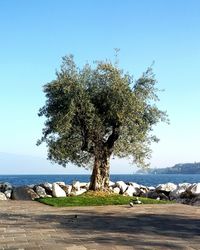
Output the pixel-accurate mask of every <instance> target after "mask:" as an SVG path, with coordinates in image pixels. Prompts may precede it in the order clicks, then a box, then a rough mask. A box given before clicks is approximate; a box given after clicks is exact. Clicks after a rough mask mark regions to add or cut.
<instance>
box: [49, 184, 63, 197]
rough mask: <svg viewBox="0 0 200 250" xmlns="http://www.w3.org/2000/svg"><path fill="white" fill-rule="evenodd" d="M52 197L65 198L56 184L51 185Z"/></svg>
mask: <svg viewBox="0 0 200 250" xmlns="http://www.w3.org/2000/svg"><path fill="white" fill-rule="evenodd" d="M52 196H53V197H66V193H65V191H64V190H63V189H62V188H61V187H60V186H59V185H58V184H57V183H53V185H52Z"/></svg>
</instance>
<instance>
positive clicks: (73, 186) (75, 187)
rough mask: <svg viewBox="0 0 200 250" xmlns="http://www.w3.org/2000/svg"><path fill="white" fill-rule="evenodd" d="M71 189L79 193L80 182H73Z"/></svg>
mask: <svg viewBox="0 0 200 250" xmlns="http://www.w3.org/2000/svg"><path fill="white" fill-rule="evenodd" d="M72 188H73V190H75V191H79V190H80V188H81V185H80V182H79V181H74V182H73V183H72Z"/></svg>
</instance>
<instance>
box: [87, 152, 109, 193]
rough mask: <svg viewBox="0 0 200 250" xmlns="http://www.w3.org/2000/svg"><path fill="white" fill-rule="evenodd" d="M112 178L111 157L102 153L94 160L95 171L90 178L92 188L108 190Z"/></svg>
mask: <svg viewBox="0 0 200 250" xmlns="http://www.w3.org/2000/svg"><path fill="white" fill-rule="evenodd" d="M109 179H110V157H107V156H106V155H105V154H102V156H101V157H98V156H96V157H95V160H94V167H93V172H92V175H91V180H90V188H89V189H90V190H94V191H106V190H108V188H109Z"/></svg>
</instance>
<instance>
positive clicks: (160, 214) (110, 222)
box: [0, 201, 200, 250]
mask: <svg viewBox="0 0 200 250" xmlns="http://www.w3.org/2000/svg"><path fill="white" fill-rule="evenodd" d="M0 232H1V233H0V243H1V244H0V249H53V250H54V249H71V250H72V249H83V250H87V249H88V250H89V249H90V250H92V249H103V250H105V249H162V250H163V249H176V250H177V249H200V208H199V207H192V206H186V205H181V204H167V205H136V206H134V207H132V208H130V207H129V206H128V205H127V206H103V207H75V208H74V207H71V208H55V207H50V206H46V205H43V204H40V203H37V202H31V201H2V202H0Z"/></svg>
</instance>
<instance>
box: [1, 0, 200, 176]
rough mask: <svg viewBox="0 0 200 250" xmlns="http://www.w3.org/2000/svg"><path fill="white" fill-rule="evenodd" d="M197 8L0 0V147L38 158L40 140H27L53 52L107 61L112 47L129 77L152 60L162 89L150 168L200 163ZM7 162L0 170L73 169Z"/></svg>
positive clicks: (51, 70) (33, 135)
mask: <svg viewBox="0 0 200 250" xmlns="http://www.w3.org/2000/svg"><path fill="white" fill-rule="evenodd" d="M199 12H200V1H198V0H196V1H195V0H190V1H186V0H176V1H174V0H168V1H160V0H152V1H149V0H140V1H136V0H124V1H122V0H121V1H120V0H95V1H94V0H85V1H82V0H79V1H78V0H73V1H72V0H71V1H70V0H69V1H65V0H59V1H56V0H43V1H41V0H30V1H26V0H4V1H3V0H2V1H0V37H1V39H0V86H1V91H0V107H1V108H0V117H1V122H0V131H1V132H0V133H1V139H0V152H2V153H9V154H15V155H16V156H17V155H24V156H26V157H28V156H34V157H41V158H43V159H44V158H45V157H46V149H45V146H40V147H37V146H35V143H36V141H37V139H38V138H40V136H41V130H42V127H43V122H44V121H43V120H42V119H41V118H39V117H38V116H37V113H38V109H39V108H40V107H41V106H43V104H44V102H45V98H44V94H43V92H42V86H43V85H44V84H45V83H47V82H49V81H51V80H53V79H54V78H55V70H56V69H59V66H60V63H61V57H62V56H64V55H66V54H69V53H72V54H74V56H75V60H76V62H77V63H78V64H79V65H83V64H84V63H85V62H87V61H88V62H90V63H91V62H92V61H94V60H96V59H104V58H110V59H112V58H113V55H114V52H113V48H120V49H121V52H120V66H121V67H122V68H124V69H125V70H128V71H129V72H130V73H132V74H133V75H134V76H135V77H136V78H137V77H138V76H140V74H141V73H142V72H143V71H144V70H145V69H146V68H147V67H148V66H149V65H151V63H152V62H153V61H155V65H154V72H155V73H156V78H157V80H158V88H160V89H165V92H162V93H161V94H160V99H161V101H160V103H159V107H161V108H162V109H164V110H167V111H168V115H169V118H170V121H171V123H170V125H169V126H168V125H165V124H162V125H159V126H157V127H156V128H155V133H156V134H157V136H158V137H159V138H160V139H161V141H160V142H159V144H157V145H153V146H152V149H153V151H154V152H153V155H152V160H151V166H152V167H166V166H172V165H173V164H175V163H179V162H194V161H200V154H199V148H200V132H199V128H200V74H199V69H200V15H199ZM16 159H17V158H16ZM30 159H32V158H30ZM15 163H16V164H13V166H8V163H5V161H3V160H2V161H1V158H0V173H6V172H9V173H10V174H13V173H22V172H23V171H25V172H27V173H33V172H34V173H44V172H47V173H48V172H49V173H50V172H54V173H56V172H59V171H60V172H64V173H66V174H67V173H69V172H70V173H72V172H74V173H75V172H79V169H76V168H73V167H69V168H68V169H65V170H62V169H61V168H59V167H56V166H54V167H51V166H49V165H48V164H47V165H45V164H42V165H41V166H40V167H39V168H38V166H35V168H34V167H28V166H27V169H26V170H24V169H23V168H22V167H20V164H21V163H20V164H19V163H18V165H19V166H18V165H17V160H16V162H15ZM6 164H7V165H6ZM121 165H123V171H124V172H126V173H130V172H131V171H132V168H131V167H130V166H129V165H128V163H127V162H126V161H120V162H119V161H114V164H112V172H122V170H121V169H120V166H121ZM5 166H7V167H6V168H5ZM21 166H22V165H21ZM49 169H51V170H49ZM25 172H24V173H25Z"/></svg>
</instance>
